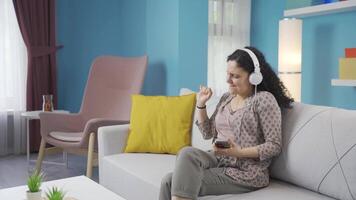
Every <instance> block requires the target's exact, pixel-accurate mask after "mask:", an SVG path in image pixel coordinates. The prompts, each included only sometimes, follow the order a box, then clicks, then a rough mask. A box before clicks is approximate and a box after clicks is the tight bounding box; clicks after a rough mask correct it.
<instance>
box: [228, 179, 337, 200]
mask: <svg viewBox="0 0 356 200" xmlns="http://www.w3.org/2000/svg"><path fill="white" fill-rule="evenodd" d="M236 199H238V200H301V199H302V200H333V198H329V197H327V196H324V195H321V194H318V193H315V192H313V191H310V190H307V189H304V188H301V187H297V186H294V185H291V184H289V183H286V182H281V181H277V180H273V179H272V180H271V182H270V184H269V186H268V187H266V188H263V189H260V190H257V191H254V192H250V193H245V194H239V195H235V196H232V197H229V198H225V199H224V200H236Z"/></svg>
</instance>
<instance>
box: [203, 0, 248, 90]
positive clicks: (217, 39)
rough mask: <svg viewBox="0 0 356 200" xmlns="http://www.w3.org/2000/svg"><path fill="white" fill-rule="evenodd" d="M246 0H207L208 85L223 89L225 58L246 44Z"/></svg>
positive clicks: (224, 87)
mask: <svg viewBox="0 0 356 200" xmlns="http://www.w3.org/2000/svg"><path fill="white" fill-rule="evenodd" d="M250 10H251V1H250V0H209V35H208V86H209V87H211V88H212V89H213V91H214V93H215V94H216V95H218V96H219V95H221V94H223V93H224V92H226V91H227V84H226V80H225V77H226V75H225V74H226V58H227V56H228V55H230V54H231V53H232V52H233V51H235V50H236V49H238V48H243V47H244V46H248V45H249V44H250Z"/></svg>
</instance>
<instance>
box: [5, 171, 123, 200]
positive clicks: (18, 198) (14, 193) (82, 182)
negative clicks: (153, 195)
mask: <svg viewBox="0 0 356 200" xmlns="http://www.w3.org/2000/svg"><path fill="white" fill-rule="evenodd" d="M53 186H56V187H58V188H60V189H63V191H65V192H66V197H72V198H75V199H77V200H101V199H103V200H125V199H124V198H122V197H120V196H119V195H117V194H115V193H113V192H111V191H110V190H108V189H106V188H104V187H103V186H102V185H99V184H98V183H96V182H94V181H92V180H91V179H89V178H87V177H86V176H76V177H72V178H65V179H59V180H55V181H48V182H44V183H43V184H42V186H41V188H42V190H43V191H44V192H43V193H42V196H43V197H44V196H45V192H47V191H48V190H49V189H50V188H51V187H53ZM27 190H28V189H27V186H18V187H12V188H7V189H2V190H0V199H1V200H26V191H27Z"/></svg>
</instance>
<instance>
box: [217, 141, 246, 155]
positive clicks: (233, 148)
mask: <svg viewBox="0 0 356 200" xmlns="http://www.w3.org/2000/svg"><path fill="white" fill-rule="evenodd" d="M228 142H229V144H230V148H218V147H216V146H215V145H213V148H214V153H215V155H219V156H231V157H237V158H238V157H239V155H240V152H241V147H240V146H239V145H238V144H236V143H235V142H234V141H232V140H230V139H229V140H228Z"/></svg>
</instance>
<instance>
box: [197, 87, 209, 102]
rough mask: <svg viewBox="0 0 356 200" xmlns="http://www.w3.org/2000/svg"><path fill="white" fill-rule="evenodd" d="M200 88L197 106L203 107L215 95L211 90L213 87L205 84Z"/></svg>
mask: <svg viewBox="0 0 356 200" xmlns="http://www.w3.org/2000/svg"><path fill="white" fill-rule="evenodd" d="M199 90H200V91H199V93H198V99H197V106H200V107H203V106H205V104H206V102H207V101H208V100H209V99H210V97H211V96H212V95H213V91H212V90H211V88H208V87H205V86H200V88H199Z"/></svg>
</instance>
